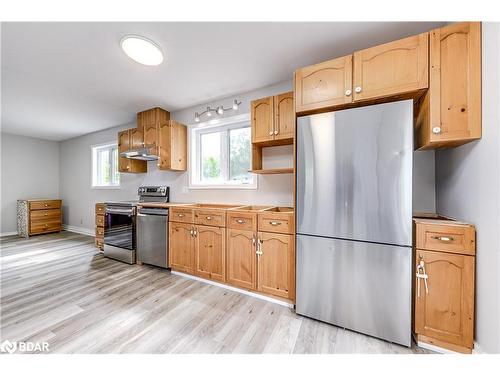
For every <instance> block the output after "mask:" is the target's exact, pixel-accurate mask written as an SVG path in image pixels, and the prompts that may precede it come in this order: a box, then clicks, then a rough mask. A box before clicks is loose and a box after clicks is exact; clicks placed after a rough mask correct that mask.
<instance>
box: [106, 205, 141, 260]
mask: <svg viewBox="0 0 500 375" xmlns="http://www.w3.org/2000/svg"><path fill="white" fill-rule="evenodd" d="M104 244H105V245H111V246H115V247H120V248H122V249H127V250H135V207H125V208H123V207H122V208H118V207H106V218H105V221H104Z"/></svg>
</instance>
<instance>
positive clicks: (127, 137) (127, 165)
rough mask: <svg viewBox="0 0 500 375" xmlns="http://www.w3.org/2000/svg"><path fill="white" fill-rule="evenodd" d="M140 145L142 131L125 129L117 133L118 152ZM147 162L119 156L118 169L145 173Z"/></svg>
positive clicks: (125, 171)
mask: <svg viewBox="0 0 500 375" xmlns="http://www.w3.org/2000/svg"><path fill="white" fill-rule="evenodd" d="M139 147H142V132H141V131H139V130H138V129H127V130H123V131H121V132H119V133H118V153H119V154H120V153H122V152H124V151H127V150H130V149H132V148H139ZM147 170H148V165H147V162H146V161H144V160H134V159H128V158H124V157H121V156H119V158H118V171H119V172H122V173H146V172H147Z"/></svg>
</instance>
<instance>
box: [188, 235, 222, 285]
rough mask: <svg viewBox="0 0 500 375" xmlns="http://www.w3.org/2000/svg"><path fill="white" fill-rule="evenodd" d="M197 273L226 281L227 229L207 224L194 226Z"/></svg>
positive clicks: (208, 277)
mask: <svg viewBox="0 0 500 375" xmlns="http://www.w3.org/2000/svg"><path fill="white" fill-rule="evenodd" d="M194 238H195V241H194V242H195V251H194V252H195V274H196V275H197V276H200V277H204V278H206V279H211V280H217V281H223V282H224V281H226V229H225V228H220V227H212V226H206V225H197V226H196V227H195V228H194Z"/></svg>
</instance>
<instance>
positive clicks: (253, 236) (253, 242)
mask: <svg viewBox="0 0 500 375" xmlns="http://www.w3.org/2000/svg"><path fill="white" fill-rule="evenodd" d="M255 242H256V241H255V234H252V246H255Z"/></svg>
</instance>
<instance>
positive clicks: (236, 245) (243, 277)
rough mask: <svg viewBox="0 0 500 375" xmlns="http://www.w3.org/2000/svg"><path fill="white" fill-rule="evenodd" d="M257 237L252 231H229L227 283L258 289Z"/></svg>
mask: <svg viewBox="0 0 500 375" xmlns="http://www.w3.org/2000/svg"><path fill="white" fill-rule="evenodd" d="M256 238H257V235H256V234H255V232H253V231H251V230H241V229H227V282H228V283H229V284H232V285H235V286H239V287H241V288H245V289H251V290H256V289H257V254H256V253H255V251H256Z"/></svg>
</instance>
